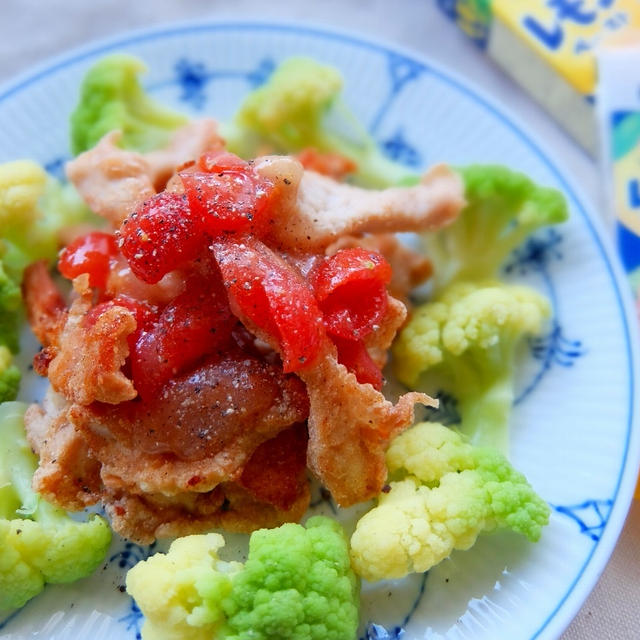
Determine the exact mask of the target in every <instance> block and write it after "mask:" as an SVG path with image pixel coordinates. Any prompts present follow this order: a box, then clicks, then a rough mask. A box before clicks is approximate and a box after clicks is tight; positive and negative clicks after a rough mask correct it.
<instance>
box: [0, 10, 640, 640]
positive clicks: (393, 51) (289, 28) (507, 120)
mask: <svg viewBox="0 0 640 640" xmlns="http://www.w3.org/2000/svg"><path fill="white" fill-rule="evenodd" d="M233 30H236V31H272V32H286V33H297V34H303V35H306V36H312V37H315V38H321V39H326V40H331V41H338V42H343V43H348V44H351V45H355V46H357V47H361V48H364V49H368V50H372V51H375V52H377V53H381V54H385V55H386V56H387V59H388V60H389V61H390V64H393V61H394V60H398V54H397V51H398V47H394V48H391V47H389V46H386V45H384V44H379V43H376V42H372V41H369V40H366V39H363V38H360V37H357V36H355V35H350V34H346V33H339V32H333V31H328V30H324V29H318V28H314V27H310V26H303V25H287V24H268V23H261V22H255V23H254V22H224V23H222V22H221V23H203V24H197V25H194V24H190V25H181V26H175V27H165V28H159V29H154V30H152V31H148V32H141V33H136V34H133V35H130V36H126V37H124V38H121V39H117V40H113V39H112V40H110V41H108V42H106V43H103V44H100V45H97V46H95V47H93V48H90V49H85V50H82V51H81V52H78V53H73V54H71V55H68V56H66V57H65V56H63V57H61V58H59V59H58V60H57V61H56V62H54V63H53V64H52V65H50V66H47V67H43V68H41V69H39V70H38V71H36V72H35V73H33V74H31V75H28V76H25V77H24V78H22V79H21V80H19V81H18V82H17V83H15V84H13V85H12V86H9V87H8V88H7V89H5V90H4V92H3V93H1V94H0V102H3V101H4V100H6V99H7V98H9V97H11V96H12V95H13V94H15V93H18V92H19V91H21V90H23V89H25V88H27V87H29V86H30V85H32V84H34V83H36V82H37V81H38V80H40V79H42V78H44V77H46V76H49V75H51V74H53V73H55V72H57V71H59V70H61V69H64V68H65V67H68V66H71V65H73V64H76V63H78V62H81V61H83V60H85V59H88V58H92V57H94V56H96V55H99V54H101V53H105V52H107V51H111V50H113V49H117V48H121V47H123V46H127V45H130V44H134V43H141V42H145V41H151V40H157V39H162V38H165V37H168V36H177V35H184V34H186V33H190V32H191V33H193V32H198V33H201V32H217V31H233ZM403 59H404V60H406V62H408V63H410V65H411V68H410V75H411V74H415V73H420V72H421V71H427V70H428V71H429V72H430V73H432V74H434V75H435V76H436V77H437V78H439V79H440V80H441V81H443V82H444V83H446V84H448V85H450V86H451V87H453V88H454V89H456V90H457V91H459V92H460V93H461V94H463V95H465V96H466V97H467V98H469V99H471V100H472V101H474V102H476V103H477V104H479V105H480V106H482V107H483V108H485V109H486V110H487V111H488V112H489V113H491V114H492V115H493V116H494V117H496V118H497V119H498V120H500V121H501V122H502V123H503V124H505V125H506V126H507V127H508V128H509V129H510V130H511V132H512V133H513V134H514V135H515V136H516V137H518V138H520V139H521V140H522V141H523V142H524V143H525V144H526V145H527V146H528V147H529V148H530V150H531V151H532V152H533V153H534V154H535V155H536V156H537V157H538V159H539V160H540V161H541V162H542V163H543V164H544V165H545V166H546V168H547V169H548V170H549V171H550V172H551V174H552V175H553V176H554V177H555V179H556V180H557V181H558V183H559V184H560V185H561V187H562V190H563V191H564V193H565V194H566V195H567V197H568V198H569V200H570V202H571V205H572V207H573V208H574V209H575V210H576V211H578V212H579V214H580V215H581V217H582V218H583V220H584V222H585V224H586V227H587V229H588V231H589V233H590V234H591V236H592V238H593V240H594V242H595V245H596V246H597V248H598V251H599V252H600V255H601V257H602V259H603V261H604V263H605V265H606V268H607V272H608V274H609V277H610V279H611V282H612V285H613V290H614V291H615V296H616V301H617V303H618V307H619V309H620V314H621V318H622V325H623V330H624V337H625V344H626V350H627V356H628V357H627V366H628V397H629V403H628V421H627V431H626V438H625V443H624V454H623V457H622V463H621V466H620V472H619V474H618V478H617V480H616V484H615V490H614V494H613V498H612V504H614V505H615V504H616V500H617V498H618V494H619V491H620V485H621V483H622V478H623V475H624V471H625V469H626V467H627V462H628V459H629V445H630V440H631V428H632V425H633V421H634V389H635V384H636V383H635V378H634V367H633V361H634V352H633V348H632V338H631V331H630V326H629V322H628V318H627V315H626V313H625V305H624V303H623V294H622V292H621V290H620V287H619V284H618V281H617V280H616V277H615V274H614V269H613V265H612V263H611V261H610V259H609V256H608V254H607V251H606V250H605V248H604V245H603V243H602V240H601V238H600V236H599V235H598V233H597V232H596V229H595V226H594V224H593V221H592V220H591V218H590V217H589V216H588V214H587V213H586V210H585V208H584V206H583V205H582V203H581V202H580V200H579V199H578V197H577V196H576V194H575V193H574V191H573V189H572V188H571V186H570V185H569V184H568V182H567V181H566V179H565V178H564V177H563V175H562V174H561V173H560V171H559V170H558V169H557V167H556V166H555V165H554V164H553V162H552V161H551V160H550V159H549V158H548V157H547V155H546V154H545V152H544V151H543V150H542V149H541V148H540V147H539V146H538V145H537V143H536V142H535V141H533V140H532V139H531V137H530V136H529V135H528V134H527V133H526V132H525V131H523V130H522V129H521V128H520V126H519V125H518V124H516V123H515V122H514V121H513V120H512V118H511V117H510V116H507V115H505V114H504V113H503V112H502V111H501V110H500V109H499V108H498V107H496V106H494V105H493V104H492V103H491V102H490V101H489V100H488V99H487V98H485V97H484V96H483V95H481V94H480V93H479V92H478V91H477V90H475V89H472V88H470V87H468V86H466V85H465V84H463V83H462V81H460V80H458V79H457V78H455V77H453V76H452V75H450V74H449V73H447V72H445V71H443V70H440V69H438V68H437V67H434V66H432V65H427V64H425V63H424V62H422V61H421V60H420V59H418V58H416V57H414V55H413V54H410V53H407V54H406V55H404V56H403ZM402 80H403V77H402V76H400V80H399V81H401V82H402ZM607 524H608V522H607ZM605 529H606V525H605ZM603 533H604V532H603ZM602 537H603V535H601V536H600V537H599V539H598V540H597V541H595V544H594V546H593V548H592V550H591V552H590V553H589V555H588V556H587V559H586V560H585V562H584V564H583V565H582V567H581V568H580V570H579V571H578V574H577V575H576V578H575V579H574V581H573V582H572V584H571V585H570V587H569V589H568V590H567V592H566V593H565V595H564V596H563V597H562V598H561V600H560V601H559V602H558V605H557V606H556V608H555V609H554V610H553V611H552V612H551V613H550V614H549V616H548V617H547V618H546V620H545V621H544V622H543V623H542V625H541V626H540V628H539V629H538V630H537V631H536V632H535V633H534V634H533V635H532V636H531V639H530V640H535V639H536V638H538V637H539V636H540V634H541V633H542V632H543V631H544V630H545V629H546V627H547V626H548V625H549V623H550V622H551V621H552V620H553V618H554V617H555V616H556V614H557V613H558V611H559V610H560V608H561V607H562V606H563V605H564V604H565V602H566V601H567V599H568V598H569V596H570V595H571V594H572V592H573V591H574V588H575V587H576V585H577V584H578V582H579V581H580V579H581V578H582V576H583V574H584V572H585V570H586V569H587V567H588V565H589V564H590V562H591V559H592V557H593V555H594V553H595V551H596V549H597V548H598V546H599V545H600V543H601V541H602ZM6 622H8V620H5V621H4V623H6Z"/></svg>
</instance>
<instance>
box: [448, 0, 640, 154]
mask: <svg viewBox="0 0 640 640" xmlns="http://www.w3.org/2000/svg"><path fill="white" fill-rule="evenodd" d="M438 2H439V4H440V6H441V7H442V8H443V9H444V10H445V12H446V13H447V14H448V15H449V16H451V17H452V18H453V19H454V20H455V21H456V23H457V24H458V25H459V26H460V27H461V28H462V29H463V30H464V31H465V32H466V33H467V34H468V35H470V36H471V37H472V38H473V39H474V40H475V41H476V42H477V43H478V44H480V45H481V46H482V47H483V48H485V49H486V51H487V53H488V54H489V56H490V57H491V58H493V59H494V60H495V61H496V62H497V63H498V64H499V65H500V66H501V67H502V68H503V69H504V70H505V71H506V72H507V73H509V75H511V76H512V77H513V78H514V79H515V80H516V81H517V82H518V83H519V84H521V85H522V86H523V87H524V88H525V89H527V91H529V92H530V93H531V94H532V95H533V96H534V97H535V98H536V100H538V102H540V103H541V104H542V105H543V106H544V107H545V108H547V109H548V110H549V111H550V113H551V114H552V115H553V116H554V117H555V118H556V119H557V120H558V121H559V122H560V123H561V124H562V125H563V126H564V127H565V129H567V131H569V133H571V135H573V136H574V137H575V138H576V140H578V142H580V144H582V145H583V146H584V147H585V148H586V149H587V150H588V151H589V152H590V153H591V154H592V155H594V156H595V155H597V152H598V136H597V124H596V117H595V113H594V92H595V87H596V82H597V78H596V59H595V51H596V49H597V48H598V46H599V45H601V44H602V43H603V42H605V41H607V40H610V39H614V38H618V37H620V34H621V33H632V32H634V31H636V30H637V31H638V33H639V34H640V0H438Z"/></svg>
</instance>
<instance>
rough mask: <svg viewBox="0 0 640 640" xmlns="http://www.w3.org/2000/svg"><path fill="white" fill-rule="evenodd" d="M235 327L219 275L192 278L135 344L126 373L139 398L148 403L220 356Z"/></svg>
mask: <svg viewBox="0 0 640 640" xmlns="http://www.w3.org/2000/svg"><path fill="white" fill-rule="evenodd" d="M235 323H236V320H235V318H234V317H233V316H232V314H231V309H230V308H229V303H228V301H227V295H226V292H225V290H224V287H223V286H222V282H221V280H220V275H219V273H218V274H217V275H216V274H215V272H214V274H213V275H211V276H210V277H208V278H204V277H202V276H197V277H193V278H191V279H190V280H189V281H187V289H186V291H185V292H184V293H183V294H181V295H179V296H178V297H177V298H176V299H175V300H173V301H172V302H170V303H169V304H168V305H167V306H166V307H165V308H164V309H163V310H162V312H161V313H160V315H159V317H158V318H157V320H156V321H155V322H154V323H153V324H152V325H151V326H149V327H147V328H146V329H145V330H143V331H142V332H141V333H140V334H139V336H138V338H137V340H136V344H135V346H134V348H133V350H132V353H131V373H132V376H133V384H134V386H135V388H136V391H137V392H138V394H139V395H140V396H141V397H142V398H143V399H144V400H149V399H153V398H154V397H156V396H157V394H158V393H159V391H160V389H161V388H162V387H163V386H164V385H165V384H166V383H167V382H168V381H169V380H170V379H171V378H174V377H175V376H177V375H179V374H181V373H184V372H185V371H188V370H189V369H191V368H192V367H194V366H195V365H196V364H198V363H199V362H200V361H201V360H202V359H203V358H205V357H206V356H208V355H211V354H213V353H216V352H218V351H219V352H224V351H225V350H226V349H227V348H228V347H229V346H230V345H231V344H232V337H231V332H232V330H233V328H234V325H235Z"/></svg>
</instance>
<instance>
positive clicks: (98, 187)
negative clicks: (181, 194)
mask: <svg viewBox="0 0 640 640" xmlns="http://www.w3.org/2000/svg"><path fill="white" fill-rule="evenodd" d="M121 138H122V133H121V132H120V131H111V132H110V133H108V134H107V135H105V136H104V137H103V138H102V140H100V142H99V143H98V144H97V145H96V146H95V147H93V149H89V150H88V151H85V152H84V153H81V154H80V155H79V156H78V157H77V158H74V159H73V160H71V162H68V163H67V165H66V172H67V177H68V178H69V180H70V181H71V182H73V184H74V185H75V187H76V189H77V190H78V192H79V193H80V195H81V196H82V197H83V198H84V200H85V201H86V203H87V204H88V205H89V207H90V208H91V210H92V211H94V212H95V213H97V214H98V215H99V216H102V217H103V218H105V219H106V220H108V221H109V223H110V224H111V225H112V226H113V227H114V228H116V229H117V228H118V227H120V225H121V224H122V221H123V220H124V219H125V218H126V217H127V216H128V215H129V214H130V213H131V212H132V211H134V210H135V208H136V207H137V205H138V204H140V203H141V202H144V201H145V200H148V199H149V198H150V197H151V196H153V195H155V194H156V193H157V192H158V191H161V190H162V189H164V187H165V185H166V182H167V180H169V178H170V177H171V176H172V175H173V173H174V172H175V170H176V169H177V168H179V167H181V166H182V165H183V164H185V163H186V162H188V161H190V160H195V159H196V158H197V157H198V156H200V155H201V154H202V153H204V152H205V151H215V150H218V149H222V148H223V144H224V143H223V141H222V139H221V138H220V137H219V136H218V133H217V125H216V123H215V121H213V120H211V119H203V120H194V121H192V122H189V123H187V124H186V125H184V126H183V127H181V128H180V129H178V130H177V131H176V132H175V133H174V134H173V136H172V137H171V140H170V141H169V144H168V145H167V146H166V147H165V148H164V149H158V150H156V151H151V152H149V153H146V154H142V153H138V152H136V151H127V150H125V149H121V148H120V147H119V146H118V142H119V141H120V139H121Z"/></svg>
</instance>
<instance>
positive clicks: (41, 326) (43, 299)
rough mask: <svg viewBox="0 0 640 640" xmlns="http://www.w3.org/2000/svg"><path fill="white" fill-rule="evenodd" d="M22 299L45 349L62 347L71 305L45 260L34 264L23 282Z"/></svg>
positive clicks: (28, 318)
mask: <svg viewBox="0 0 640 640" xmlns="http://www.w3.org/2000/svg"><path fill="white" fill-rule="evenodd" d="M22 299H23V301H24V306H25V309H26V311H27V320H28V321H29V325H30V326H31V330H32V331H33V333H35V335H36V338H38V340H39V341H40V343H41V344H42V345H44V346H45V347H48V346H50V345H56V344H57V343H58V337H59V335H60V331H61V329H62V327H63V326H64V323H65V322H66V319H67V304H66V302H65V301H64V299H63V297H62V295H61V294H60V291H59V290H58V287H56V284H55V282H54V281H53V279H52V278H51V275H50V274H49V269H48V268H47V263H46V262H45V261H44V260H40V261H38V262H34V263H33V264H30V265H29V266H28V267H27V268H26V269H25V271H24V276H23V278H22Z"/></svg>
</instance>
